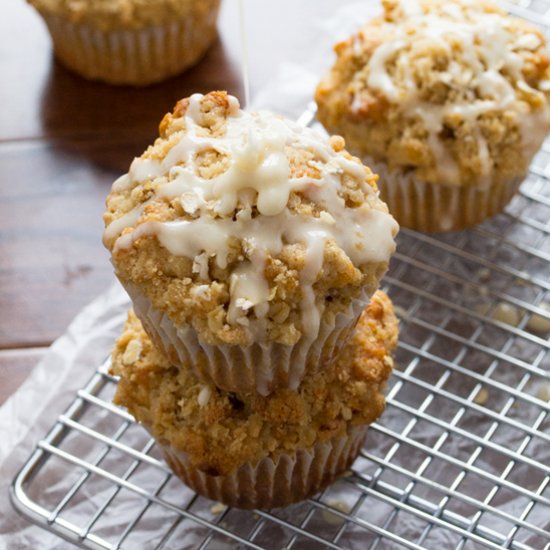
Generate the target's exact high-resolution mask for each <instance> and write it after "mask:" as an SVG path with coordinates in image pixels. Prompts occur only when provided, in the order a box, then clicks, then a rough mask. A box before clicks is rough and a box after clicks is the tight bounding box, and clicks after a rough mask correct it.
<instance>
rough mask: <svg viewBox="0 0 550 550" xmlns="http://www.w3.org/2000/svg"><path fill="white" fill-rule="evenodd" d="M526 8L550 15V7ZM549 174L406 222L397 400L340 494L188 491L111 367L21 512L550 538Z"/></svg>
mask: <svg viewBox="0 0 550 550" xmlns="http://www.w3.org/2000/svg"><path fill="white" fill-rule="evenodd" d="M511 10H512V11H516V12H517V13H519V14H520V15H523V16H527V17H528V18H531V19H537V20H538V22H539V23H541V22H542V23H548V24H549V25H550V3H548V2H547V1H544V2H543V1H540V0H532V1H530V0H523V1H522V0H520V1H518V2H515V3H514V6H511ZM313 114H314V113H313V111H309V112H306V113H305V114H304V116H303V117H302V121H303V122H306V123H309V124H315V123H314V120H313ZM549 177H550V144H548V143H547V144H546V145H545V146H544V147H543V149H542V150H541V152H540V153H539V154H538V155H537V157H536V159H535V161H534V163H533V165H532V169H531V172H530V175H529V177H528V179H527V180H526V181H525V183H524V184H523V186H522V188H521V191H520V193H519V195H518V196H517V197H516V198H515V199H514V201H513V202H512V203H511V204H510V205H509V207H508V208H507V210H506V212H505V213H503V214H501V215H499V216H497V217H496V218H494V219H492V220H490V221H488V222H486V223H484V224H482V225H480V226H478V227H476V228H474V229H472V230H470V231H463V232H456V233H450V234H446V235H441V236H430V235H425V234H420V233H415V232H413V231H409V230H406V229H402V231H401V234H400V236H399V239H398V252H397V253H396V255H395V257H394V259H393V262H392V266H391V269H390V272H389V274H388V276H387V277H386V278H385V280H384V285H383V286H384V290H386V292H388V293H389V294H390V296H391V297H392V299H393V301H394V304H395V305H396V308H397V312H398V315H399V317H400V318H401V334H400V343H399V347H398V351H397V355H396V365H397V368H396V370H395V373H394V376H393V380H392V382H391V384H390V387H389V391H388V397H387V409H386V412H385V413H384V415H383V416H382V418H381V419H380V421H379V422H377V423H376V424H374V425H373V426H372V428H371V430H370V434H369V437H368V439H367V445H366V447H365V449H364V450H363V451H362V453H361V456H360V457H359V459H358V460H357V461H356V463H355V464H354V468H353V470H352V471H350V472H349V473H348V475H346V476H345V477H344V478H342V479H341V480H340V481H338V482H337V483H335V484H333V485H332V486H331V487H329V488H328V489H326V490H325V491H324V492H323V493H322V494H319V495H317V496H316V497H315V498H313V499H310V500H309V501H307V502H304V503H300V504H297V505H294V506H291V507H289V508H286V509H279V510H272V511H269V512H268V511H255V512H245V511H239V510H232V509H229V508H226V507H224V506H221V505H215V504H214V503H212V502H210V501H207V500H206V499H203V498H202V497H199V496H197V495H196V494H194V493H192V492H191V491H189V490H187V489H186V488H184V487H183V486H182V485H181V483H180V482H179V481H178V480H177V479H175V478H174V477H173V476H172V474H171V472H170V470H169V469H168V468H167V467H166V465H165V464H164V463H163V462H162V460H161V459H160V455H159V453H158V450H157V449H156V447H155V444H154V441H153V440H151V439H150V438H149V437H148V436H147V435H146V434H145V432H144V431H143V430H141V429H140V428H139V427H138V426H136V424H135V423H134V421H133V419H132V417H131V416H130V415H128V414H127V413H126V412H125V411H123V410H121V409H119V408H117V407H115V406H114V405H113V404H112V403H111V397H112V394H113V392H114V388H115V385H116V380H115V379H113V378H112V377H111V376H110V375H109V374H108V372H107V370H108V364H107V363H106V364H104V365H102V366H101V367H100V368H99V369H98V371H97V372H96V373H95V374H94V376H93V377H92V379H91V380H90V382H89V383H88V384H87V385H86V386H85V387H84V388H83V389H82V390H80V391H79V392H78V395H77V396H76V398H75V400H74V402H73V403H72V404H71V406H70V407H69V408H68V410H67V411H66V412H65V413H64V414H62V415H61V416H60V417H59V419H58V421H57V423H56V424H55V426H54V427H53V428H52V430H51V431H50V432H49V433H48V434H47V435H46V437H45V438H44V439H43V440H42V441H40V443H39V444H38V446H37V448H36V450H35V451H34V453H33V454H32V456H31V457H30V458H29V460H28V461H27V463H26V464H25V465H24V467H23V469H22V470H21V472H20V473H19V475H18V476H17V478H16V479H15V480H14V482H13V486H12V501H13V503H14V506H15V507H16V508H17V509H18V510H19V511H20V512H22V513H23V514H24V515H26V516H27V517H29V519H31V520H32V521H34V522H36V523H37V524H39V525H41V526H43V527H45V528H47V529H49V530H51V531H53V532H55V533H57V534H58V535H60V536H61V537H63V538H65V539H67V540H69V541H71V542H73V543H75V544H78V545H80V546H82V547H86V548H110V549H114V548H134V547H147V548H173V547H178V548H201V549H204V548H235V547H236V546H238V547H242V548H284V549H285V550H286V549H290V548H361V549H363V548H388V547H405V548H433V547H435V546H436V545H440V546H441V545H443V546H444V547H456V548H478V547H489V548H514V549H516V548H517V549H527V548H545V547H546V548H550V466H549V465H550V414H549V410H550V404H549V401H550V338H549V335H550V183H549V182H548V181H547V180H548V178H549ZM120 517H125V518H127V517H131V518H132V519H131V520H130V521H127V522H122V524H121V522H120V521H117V520H118V519H119V518H120Z"/></svg>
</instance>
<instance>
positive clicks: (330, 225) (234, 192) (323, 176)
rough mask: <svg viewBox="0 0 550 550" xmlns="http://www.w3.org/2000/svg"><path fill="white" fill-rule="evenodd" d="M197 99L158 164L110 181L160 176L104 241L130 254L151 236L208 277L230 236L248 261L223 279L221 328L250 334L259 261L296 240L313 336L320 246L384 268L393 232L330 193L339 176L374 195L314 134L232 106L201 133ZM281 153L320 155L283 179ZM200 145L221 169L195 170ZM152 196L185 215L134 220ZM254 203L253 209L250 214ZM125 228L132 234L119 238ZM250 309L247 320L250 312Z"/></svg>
mask: <svg viewBox="0 0 550 550" xmlns="http://www.w3.org/2000/svg"><path fill="white" fill-rule="evenodd" d="M201 99H202V96H200V95H194V96H192V97H191V98H190V102H189V108H188V109H187V112H186V114H185V124H186V132H185V133H182V135H181V137H180V139H179V141H178V143H177V144H176V145H174V146H173V147H172V149H171V150H170V151H169V153H168V154H167V155H166V157H165V158H164V159H163V160H151V159H135V160H134V161H133V163H132V165H131V167H130V171H129V173H128V174H127V175H126V176H123V177H122V178H119V180H117V182H115V184H114V188H115V187H116V190H121V189H124V188H128V187H130V186H131V185H132V182H134V183H133V184H134V185H135V183H140V182H144V181H147V180H149V179H152V178H156V177H159V176H166V179H165V180H162V181H161V182H159V183H157V185H156V189H155V195H154V198H152V199H149V200H148V201H146V202H145V203H143V204H141V205H140V206H138V207H136V208H135V209H134V210H132V211H130V212H128V213H127V214H125V215H124V216H122V217H120V218H118V219H116V220H114V221H113V222H112V223H110V224H109V225H108V226H107V228H106V229H105V233H104V240H105V241H112V240H115V244H114V247H113V252H115V253H116V252H117V251H118V250H121V249H127V248H129V247H130V246H131V245H132V243H133V242H134V241H135V240H136V239H139V238H141V237H144V236H152V235H154V236H156V238H157V239H158V240H159V242H160V244H161V245H162V246H163V247H165V248H166V249H167V250H168V251H169V252H170V253H171V254H173V255H175V256H184V257H187V258H190V259H192V260H193V271H194V272H195V273H197V274H198V275H199V276H200V278H201V279H203V280H209V267H208V266H209V260H210V259H212V261H214V262H215V263H216V265H217V266H219V267H220V268H222V269H224V268H226V267H227V261H228V255H229V246H228V243H229V241H230V239H231V240H234V239H238V240H239V241H240V242H242V243H243V245H242V246H243V249H244V251H245V252H246V256H247V259H244V260H243V261H242V262H241V263H240V264H239V265H238V267H237V268H236V269H234V271H233V272H232V273H231V274H230V279H229V294H230V304H229V308H228V313H227V322H228V323H229V324H231V325H241V326H243V327H246V328H247V329H248V330H249V331H250V333H251V335H252V336H253V337H256V336H258V337H259V335H260V334H261V333H262V331H263V330H264V327H265V316H266V314H267V312H268V310H269V294H270V289H269V285H268V283H267V280H266V278H265V276H264V270H265V262H266V258H267V257H268V256H272V257H274V256H277V255H278V254H280V253H281V252H282V250H283V246H284V245H285V244H287V243H300V244H301V245H302V246H303V247H304V250H305V265H304V268H303V269H302V271H301V272H300V282H301V288H302V290H303V300H302V303H301V314H302V330H303V332H304V334H306V335H307V336H308V337H311V338H313V337H315V336H316V335H317V333H318V330H319V322H320V317H321V314H322V309H321V308H322V307H323V303H321V304H317V303H316V298H315V293H314V290H313V285H314V283H315V281H316V279H317V277H318V275H319V272H320V271H321V268H322V266H323V259H324V249H325V244H326V243H327V242H328V241H331V240H332V241H334V242H335V243H336V244H337V245H338V246H339V247H340V248H341V249H342V250H343V251H344V252H345V253H346V254H347V255H348V256H349V258H350V259H351V261H352V262H353V263H354V265H356V266H360V265H362V264H365V263H368V262H386V261H388V260H389V257H390V255H391V253H392V252H393V251H394V248H395V243H394V240H393V238H394V236H395V234H396V233H397V229H398V226H397V224H396V222H395V220H394V219H393V218H392V217H391V216H390V215H389V214H387V213H385V212H381V211H378V210H373V209H371V208H370V207H369V206H367V205H361V206H359V207H357V208H349V207H347V206H346V204H345V200H344V199H343V198H342V197H341V196H340V195H339V194H338V192H339V191H340V190H341V189H342V184H341V178H342V177H343V174H344V173H346V174H349V175H351V176H353V177H355V178H357V179H359V180H360V181H361V182H362V188H363V191H364V192H366V193H368V194H374V193H375V191H374V190H373V189H372V188H371V187H370V186H369V185H368V183H366V181H365V180H366V172H365V168H364V167H363V166H362V165H361V164H359V163H358V162H355V161H352V160H349V159H346V158H344V157H343V156H342V155H339V154H337V153H335V152H334V151H333V150H332V148H331V147H330V145H329V144H328V143H327V142H326V140H323V138H321V137H320V136H318V135H317V134H316V133H315V132H314V131H313V130H310V129H307V128H303V127H301V126H299V125H297V124H295V123H293V122H291V121H288V120H285V119H282V118H280V117H276V116H274V115H271V114H269V113H260V114H258V113H245V112H242V111H239V110H238V109H234V111H233V112H232V115H231V116H230V117H229V118H228V119H227V125H226V131H225V134H223V135H222V136H220V137H216V138H213V137H204V136H200V135H197V126H198V122H199V120H200V117H201V112H200V101H201ZM287 147H291V148H296V149H303V150H308V151H310V152H312V153H313V154H314V155H315V157H316V158H318V159H320V160H319V161H315V162H314V165H315V167H316V168H317V170H318V171H319V177H318V178H314V177H310V176H302V177H296V178H293V177H291V171H290V164H289V160H288V158H287V155H286V148H287ZM204 149H214V150H215V151H217V152H218V153H220V154H221V155H225V156H227V158H228V159H229V160H228V162H229V165H228V168H227V169H226V170H225V172H223V173H221V174H220V175H218V176H215V177H213V178H211V179H205V178H203V177H201V176H199V175H198V174H197V172H196V166H195V162H194V159H195V157H196V155H197V153H199V152H200V151H203V150H204ZM293 191H301V192H302V193H303V194H304V195H305V196H306V197H308V198H309V199H310V200H311V201H313V202H315V203H317V204H319V205H321V207H322V208H323V209H324V210H323V211H322V212H321V215H320V216H319V217H314V216H311V215H309V216H305V215H300V214H297V213H296V212H293V211H291V210H290V209H289V208H288V202H289V196H290V194H291V193H292V192H293ZM159 197H163V198H166V199H167V200H170V201H172V200H174V199H175V200H179V201H180V204H181V206H182V208H183V210H184V211H185V212H187V213H188V214H190V215H191V216H190V219H178V220H175V221H166V222H161V221H154V220H149V221H144V222H143V223H138V222H139V219H140V217H141V216H142V215H143V212H144V208H145V207H146V206H147V204H148V203H149V202H151V200H155V199H157V200H158V198H159ZM252 204H255V206H256V212H255V213H254V215H253V209H252ZM235 212H236V215H235ZM336 220H338V223H336ZM136 224H137V225H136ZM125 228H130V229H131V230H130V231H125V232H124V234H122V232H123V230H124V229H125ZM320 302H323V301H322V300H321V301H320ZM250 310H253V311H254V316H255V318H251V317H250V316H249V312H250Z"/></svg>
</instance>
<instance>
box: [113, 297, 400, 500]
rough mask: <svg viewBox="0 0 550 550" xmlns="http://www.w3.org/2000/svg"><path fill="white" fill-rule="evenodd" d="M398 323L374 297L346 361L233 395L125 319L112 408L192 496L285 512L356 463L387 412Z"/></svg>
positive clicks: (384, 300)
mask: <svg viewBox="0 0 550 550" xmlns="http://www.w3.org/2000/svg"><path fill="white" fill-rule="evenodd" d="M396 339H397V321H396V318H395V316H394V314H393V308H392V305H391V302H390V300H389V299H388V297H387V296H386V295H385V294H384V293H382V292H380V291H379V292H377V293H376V294H375V295H374V297H373V300H372V302H371V304H370V305H369V306H368V308H367V309H366V311H365V312H364V314H363V315H362V317H361V319H360V320H359V323H358V325H357V330H356V332H355V334H354V336H353V337H352V338H351V339H350V341H349V343H348V344H347V347H346V349H345V352H344V353H342V354H341V356H340V357H339V358H338V359H337V360H336V361H335V362H334V363H332V364H331V365H330V366H328V367H327V368H325V369H324V370H322V371H320V372H318V373H315V374H314V375H312V376H310V377H308V378H307V379H306V380H304V381H303V383H302V384H301V385H300V387H299V388H298V390H296V391H292V390H288V389H282V390H277V391H275V392H274V393H272V394H271V395H270V396H268V397H263V396H261V395H258V394H251V395H250V394H248V395H246V394H244V395H243V394H238V393H231V392H225V391H222V390H219V389H217V388H216V387H215V386H213V385H212V384H205V383H203V382H201V381H199V380H198V379H197V378H196V377H195V376H194V374H193V372H192V370H191V369H182V368H177V367H174V366H172V365H171V364H170V362H169V361H168V360H167V359H166V358H165V357H164V355H162V354H161V353H160V352H159V351H158V350H157V349H156V348H155V347H154V345H153V344H152V342H151V340H150V339H149V337H148V336H147V335H146V333H145V331H144V330H143V328H142V326H141V324H140V322H139V321H138V319H137V318H136V317H135V315H133V314H132V313H130V314H129V317H128V321H127V323H126V326H125V328H124V332H123V334H122V336H121V337H120V338H119V340H118V342H117V344H116V347H115V350H114V352H113V362H112V369H111V370H112V372H113V374H115V375H118V376H120V381H119V385H118V388H117V392H116V395H115V403H117V404H118V405H121V406H124V407H126V408H127V409H128V410H129V412H130V413H131V414H132V415H133V416H134V417H135V418H136V420H138V421H139V422H141V423H142V424H143V425H144V426H145V427H146V428H147V430H148V431H149V432H150V433H151V434H152V435H153V437H155V439H156V440H157V442H158V444H159V445H160V447H161V449H162V450H163V453H164V456H165V458H166V460H167V462H168V463H169V464H170V466H171V468H172V469H173V470H174V472H175V473H176V475H178V476H179V477H180V478H181V479H182V480H183V481H184V482H185V483H186V484H187V485H188V486H190V487H191V488H192V489H194V490H195V491H197V492H198V493H200V494H202V495H204V496H206V497H208V498H211V499H213V500H218V501H221V502H223V503H225V504H228V505H230V506H237V507H240V508H272V507H276V506H286V505H288V504H291V503H292V502H296V501H299V500H302V499H304V498H307V497H309V496H311V495H313V494H315V493H317V492H318V491H320V490H322V489H323V488H324V487H325V486H327V485H328V484H329V483H331V482H332V481H334V480H335V479H336V478H337V477H338V476H340V475H341V474H342V473H343V472H345V471H346V470H347V469H348V468H349V466H350V465H351V463H352V462H353V461H354V460H355V458H356V456H357V454H358V453H359V450H360V448H361V446H362V444H363V441H364V439H365V435H366V431H367V427H368V424H370V423H371V422H373V421H374V420H376V419H377V418H378V417H379V416H380V414H381V413H382V411H383V409H384V396H383V394H382V391H383V389H384V387H385V384H386V381H387V379H388V377H389V375H390V373H391V369H392V365H393V361H392V358H391V353H392V351H393V349H394V347H395V344H396Z"/></svg>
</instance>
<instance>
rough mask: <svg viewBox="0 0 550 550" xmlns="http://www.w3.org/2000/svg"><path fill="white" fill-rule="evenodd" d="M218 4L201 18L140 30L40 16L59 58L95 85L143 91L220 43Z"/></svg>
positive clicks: (185, 67) (191, 18)
mask: <svg viewBox="0 0 550 550" xmlns="http://www.w3.org/2000/svg"><path fill="white" fill-rule="evenodd" d="M218 10H219V1H218V2H215V4H214V7H213V9H212V10H210V11H208V12H207V14H206V16H205V17H203V18H200V19H199V18H193V17H192V14H190V16H189V17H183V18H182V19H180V20H175V21H170V22H167V23H166V24H163V25H156V26H149V27H144V28H142V29H128V30H101V29H98V28H96V27H93V26H91V25H88V24H82V23H78V24H75V23H73V22H71V21H67V20H66V19H64V18H63V17H61V16H59V15H53V14H48V13H42V14H41V15H42V17H43V18H44V20H45V22H46V24H47V26H48V29H49V31H50V34H51V36H52V40H53V43H54V50H55V55H56V56H57V58H58V59H59V60H60V61H61V62H62V63H63V64H64V65H66V66H67V67H69V68H70V69H72V70H73V71H75V72H76V73H78V74H80V75H81V76H83V77H85V78H88V79H91V80H102V81H104V82H108V83H109V84H130V85H135V86H142V85H146V84H152V83H154V82H158V81H160V80H164V79H166V78H168V77H170V76H173V75H176V74H178V73H181V72H183V71H184V70H185V69H187V68H189V67H190V66H192V65H194V64H195V63H196V62H197V61H199V59H200V58H201V57H202V56H203V55H204V54H205V52H206V50H207V49H208V47H209V46H210V44H211V43H212V42H213V40H214V38H215V37H216V18H217V14H218Z"/></svg>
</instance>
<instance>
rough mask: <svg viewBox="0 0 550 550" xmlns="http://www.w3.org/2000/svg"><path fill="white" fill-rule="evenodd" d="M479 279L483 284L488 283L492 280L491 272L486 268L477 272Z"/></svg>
mask: <svg viewBox="0 0 550 550" xmlns="http://www.w3.org/2000/svg"><path fill="white" fill-rule="evenodd" d="M477 278H478V279H479V280H480V281H481V282H482V283H486V282H487V281H488V280H489V279H490V278H491V270H490V269H487V268H486V267H484V268H483V269H480V270H479V271H478V272H477Z"/></svg>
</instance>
